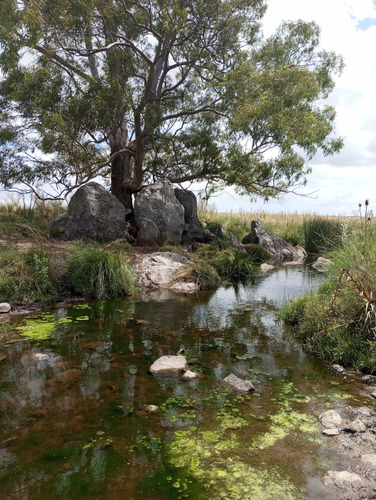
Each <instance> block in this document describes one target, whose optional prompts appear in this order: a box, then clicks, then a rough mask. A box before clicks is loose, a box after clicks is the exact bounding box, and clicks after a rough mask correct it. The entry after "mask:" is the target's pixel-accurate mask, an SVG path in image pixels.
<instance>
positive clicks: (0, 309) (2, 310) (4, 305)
mask: <svg viewBox="0 0 376 500" xmlns="http://www.w3.org/2000/svg"><path fill="white" fill-rule="evenodd" d="M11 309H12V308H11V306H10V304H8V302H1V304H0V314H6V313H8V312H9V311H10V310H11Z"/></svg>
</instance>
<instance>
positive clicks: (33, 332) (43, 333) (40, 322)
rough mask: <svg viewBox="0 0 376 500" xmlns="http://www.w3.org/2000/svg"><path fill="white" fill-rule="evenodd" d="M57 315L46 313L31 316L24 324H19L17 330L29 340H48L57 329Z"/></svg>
mask: <svg viewBox="0 0 376 500" xmlns="http://www.w3.org/2000/svg"><path fill="white" fill-rule="evenodd" d="M56 323H57V321H56V320H55V315H54V314H44V315H43V316H38V317H30V318H29V319H27V320H26V322H25V324H24V325H21V326H18V327H17V328H16V330H17V331H18V332H19V333H20V335H22V336H23V337H26V338H27V339H28V340H48V339H50V338H51V336H52V334H53V333H54V332H55V329H56Z"/></svg>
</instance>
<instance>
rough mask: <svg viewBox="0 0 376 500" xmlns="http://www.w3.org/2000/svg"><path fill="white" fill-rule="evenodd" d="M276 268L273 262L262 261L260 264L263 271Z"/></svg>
mask: <svg viewBox="0 0 376 500" xmlns="http://www.w3.org/2000/svg"><path fill="white" fill-rule="evenodd" d="M273 269H275V266H272V265H271V264H266V262H264V263H262V264H261V266H260V271H262V272H263V273H267V272H268V271H273Z"/></svg>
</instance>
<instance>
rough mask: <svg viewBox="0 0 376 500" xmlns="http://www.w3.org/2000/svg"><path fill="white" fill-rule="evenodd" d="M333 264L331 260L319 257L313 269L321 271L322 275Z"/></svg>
mask: <svg viewBox="0 0 376 500" xmlns="http://www.w3.org/2000/svg"><path fill="white" fill-rule="evenodd" d="M332 263H333V262H332V261H331V260H329V259H324V257H319V258H318V259H317V261H316V262H314V263H313V264H312V267H313V269H316V271H319V272H320V273H325V272H326V271H327V269H328V267H329V266H330V264H332Z"/></svg>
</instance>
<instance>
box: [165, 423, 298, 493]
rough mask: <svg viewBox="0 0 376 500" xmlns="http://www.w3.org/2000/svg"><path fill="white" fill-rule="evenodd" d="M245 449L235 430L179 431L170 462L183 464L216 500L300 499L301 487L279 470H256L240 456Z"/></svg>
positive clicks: (181, 465) (172, 447)
mask: <svg viewBox="0 0 376 500" xmlns="http://www.w3.org/2000/svg"><path fill="white" fill-rule="evenodd" d="M241 449H242V446H241V443H240V442H239V440H238V438H237V437H236V435H235V434H234V433H223V432H217V431H197V429H196V428H191V429H189V430H186V431H176V432H175V440H174V441H173V443H172V444H171V445H170V448H169V459H170V462H171V465H173V466H175V467H184V468H185V469H186V470H187V472H188V473H189V474H190V475H191V476H192V477H194V479H196V480H197V481H199V482H200V484H201V486H202V488H203V489H204V490H205V491H206V494H207V496H209V495H210V496H212V497H213V498H216V499H222V500H228V499H230V498H231V500H243V499H244V498H252V499H253V500H273V499H275V498H278V499H281V500H298V499H301V498H302V495H301V494H300V492H299V490H298V489H297V488H296V487H295V486H294V485H293V484H292V483H290V482H289V481H288V480H287V479H286V478H285V477H282V475H281V474H280V473H279V471H278V470H277V469H275V468H274V469H273V468H268V467H263V468H262V469H256V468H254V467H251V466H250V465H249V464H247V463H245V462H243V461H241V460H239V459H238V457H237V455H238V453H239V451H240V450H241Z"/></svg>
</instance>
